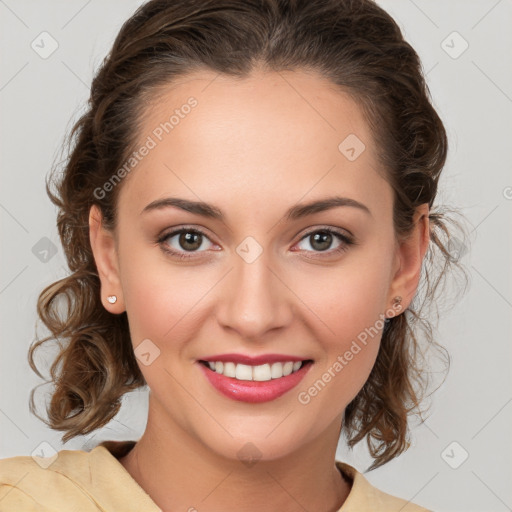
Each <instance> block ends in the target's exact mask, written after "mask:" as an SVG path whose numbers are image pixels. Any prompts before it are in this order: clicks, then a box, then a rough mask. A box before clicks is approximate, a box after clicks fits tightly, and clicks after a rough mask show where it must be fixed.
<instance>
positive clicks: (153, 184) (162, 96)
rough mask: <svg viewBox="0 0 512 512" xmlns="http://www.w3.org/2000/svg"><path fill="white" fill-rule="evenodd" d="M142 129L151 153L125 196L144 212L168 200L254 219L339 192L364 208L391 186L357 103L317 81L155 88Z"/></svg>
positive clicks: (292, 78) (278, 75) (186, 81)
mask: <svg viewBox="0 0 512 512" xmlns="http://www.w3.org/2000/svg"><path fill="white" fill-rule="evenodd" d="M141 127H142V128H141V130H140V133H139V137H138V140H139V145H140V146H143V145H145V144H146V145H147V146H148V147H149V146H151V149H150V150H148V151H145V153H146V154H145V156H144V157H142V158H141V159H140V160H139V161H138V163H137V165H136V166H135V167H134V169H133V171H132V172H131V173H130V175H129V176H128V179H127V182H126V183H124V186H123V188H124V189H125V190H123V192H122V194H121V198H120V202H122V201H123V197H124V200H125V202H126V201H129V203H130V204H131V205H135V204H136V205H137V206H140V208H139V212H140V211H141V209H142V208H143V207H144V206H145V205H146V204H147V203H149V202H150V201H152V200H154V199H156V198H159V197H164V196H165V195H181V197H186V198H189V199H193V200H197V199H198V198H201V199H203V198H204V199H206V198H207V199H208V200H209V201H210V200H211V202H217V203H225V202H226V200H230V201H235V199H238V201H239V202H238V205H239V206H240V205H242V206H243V205H246V206H247V207H249V206H252V208H253V211H254V209H256V210H259V209H261V208H262V207H263V203H262V201H264V204H265V205H266V207H268V205H269V204H270V203H272V204H273V203H277V204H279V203H282V202H283V194H286V197H289V198H290V199H289V201H287V202H290V201H299V200H300V199H301V197H303V196H305V195H308V199H313V198H315V197H316V196H321V195H325V192H331V191H332V190H333V189H336V191H339V192H343V193H346V195H351V197H353V198H354V199H356V200H361V201H362V199H363V198H364V197H365V196H367V195H368V194H369V193H370V194H372V193H373V194H375V192H377V191H378V188H379V187H385V185H386V184H385V183H383V180H382V177H381V173H380V172H379V165H378V163H377V160H376V157H375V155H376V151H375V147H374V141H373V138H372V136H371V132H370V129H369V126H368V125H367V123H366V121H365V119H364V117H363V114H362V111H361V109H360V108H359V106H358V104H357V103H356V101H355V100H354V99H353V98H352V97H351V96H350V95H349V94H348V93H346V92H344V91H341V90H340V89H339V88H337V87H336V86H335V85H334V84H332V83H331V82H330V81H328V80H327V79H325V78H322V77H320V76H319V75H317V74H314V73H307V72H304V71H293V72H292V71H286V72H262V71H257V72H254V73H253V74H252V75H251V76H250V77H247V78H243V79H239V78H233V77H229V76H225V75H220V74H217V73H213V72H211V71H203V72H195V73H193V74H190V75H187V76H186V77H182V78H180V79H179V80H178V81H176V82H174V83H172V84H170V85H167V86H164V87H160V88H159V90H158V94H157V95H155V96H154V97H153V101H152V102H151V104H148V107H147V109H146V110H145V112H144V115H143V118H142V123H141ZM347 151H348V152H347ZM354 156H355V158H354ZM362 202H364V201H362ZM120 207H121V205H120Z"/></svg>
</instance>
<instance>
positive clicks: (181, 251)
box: [158, 228, 209, 259]
mask: <svg viewBox="0 0 512 512" xmlns="http://www.w3.org/2000/svg"><path fill="white" fill-rule="evenodd" d="M173 239H174V240H173ZM205 240H208V241H209V238H208V237H207V236H206V234H205V233H203V232H202V231H199V230H197V229H192V228H182V229H178V230H175V231H171V232H170V233H166V234H164V235H162V236H161V237H160V238H159V239H158V243H159V244H160V245H161V247H162V249H163V250H164V251H166V252H167V253H169V254H171V255H172V256H176V257H178V258H182V259H185V258H193V257H194V256H195V255H194V254H193V253H203V252H206V251H203V250H201V251H200V250H199V249H200V248H201V247H203V246H204V242H205ZM206 246H207V244H206ZM187 253H190V254H187Z"/></svg>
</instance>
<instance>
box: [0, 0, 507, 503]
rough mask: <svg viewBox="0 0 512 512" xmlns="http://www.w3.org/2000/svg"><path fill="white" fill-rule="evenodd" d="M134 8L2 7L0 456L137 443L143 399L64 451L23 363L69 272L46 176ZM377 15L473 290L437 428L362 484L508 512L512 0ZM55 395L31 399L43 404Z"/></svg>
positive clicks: (444, 325) (441, 331)
mask: <svg viewBox="0 0 512 512" xmlns="http://www.w3.org/2000/svg"><path fill="white" fill-rule="evenodd" d="M140 3H142V2H140V1H134V0H129V1H127V0H122V1H121V0H108V1H102V2H100V1H99V0H89V1H84V0H80V1H77V0H73V1H70V0H66V1H63V0H61V1H56V0H55V1H46V2H41V1H39V0H37V1H36V0H31V1H28V0H24V1H17V2H15V1H14V0H5V1H3V0H0V37H1V62H2V66H1V70H0V106H1V112H2V115H1V118H0V130H1V137H0V140H1V141H2V151H1V156H0V158H1V188H0V223H1V237H2V238H1V240H2V243H1V263H0V265H1V266H0V268H1V275H0V314H1V319H0V325H1V356H2V357H1V358H0V390H1V392H0V458H3V457H10V456H15V455H30V454H31V453H32V452H33V451H34V450H35V449H37V447H38V446H39V445H40V444H41V443H42V442H47V443H49V444H50V445H51V446H52V447H53V448H54V449H55V450H60V449H63V448H65V449H81V448H85V449H87V448H88V447H90V446H91V445H95V444H97V443H98V442H100V441H102V440H104V439H137V438H138V437H139V436H140V435H141V434H142V431H143V429H144V426H145V420H146V412H147V391H146V390H143V391H138V392H133V393H131V394H130V395H127V396H126V397H125V400H124V403H123V408H122V410H121V412H120V414H119V415H118V416H117V417H116V419H115V420H113V421H112V422H111V423H110V424H109V425H107V426H106V427H104V428H103V429H101V430H99V431H96V432H95V433H93V434H90V435H88V436H85V437H81V438H75V439H73V440H71V441H69V442H68V443H66V444H65V445H63V444H62V443H61V441H60V435H61V433H59V432H54V431H51V430H50V429H48V428H46V426H45V425H44V424H43V423H42V422H41V421H39V420H38V419H37V418H36V417H34V416H33V415H32V414H30V412H29V410H28V396H29V392H30V390H31V389H32V388H33V387H34V386H36V385H37V384H39V383H40V382H41V381H40V380H39V379H38V378H37V377H36V375H35V374H34V373H33V372H32V371H31V369H30V368H29V366H28V362H27V349H28V346H29V344H30V343H31V341H32V340H33V338H34V336H35V332H36V331H35V329H36V312H35V311H36V310H35V305H36V300H37V296H38V293H39V292H40V291H41V289H42V288H43V287H44V286H46V285H47V284H49V283H51V282H54V281H55V280H57V279H59V278H61V277H64V276H65V275H66V264H65V260H64V257H63V253H62V248H61V246H60V242H59V238H58V235H57V230H56V227H55V221H56V212H55V210H54V207H53V205H52V204H51V203H50V201H49V199H48V198H47V196H46V193H45V190H44V178H45V175H46V174H47V172H48V171H49V169H50V167H51V165H52V164H53V162H54V160H55V159H58V158H59V148H60V145H61V143H62V140H63V137H64V134H65V133H66V132H67V130H69V128H70V127H71V126H72V122H73V121H74V120H76V119H77V117H78V114H79V113H80V112H81V109H82V108H83V105H84V102H85V100H86V98H87V96H88V93H89V86H90V81H91V78H92V73H93V70H94V69H96V67H97V66H98V65H99V63H100V62H101V60H102V59H103V57H104V56H105V54H106V53H107V51H108V49H109V47H110V45H111V43H112V41H113V38H114V37H115V35H116V34H117V32H118V30H119V28H120V27H121V24H122V23H123V21H124V20H125V19H126V18H128V17H129V15H130V14H131V13H132V12H133V10H134V9H135V8H136V7H137V6H138V5H140ZM378 3H379V4H380V5H381V6H382V7H384V8H385V9H386V10H387V11H388V12H389V13H390V14H391V15H392V16H393V17H394V18H395V19H396V20H397V22H398V23H399V25H400V26H401V28H402V29H403V31H404V34H405V36H406V38H407V40H408V41H409V42H410V43H411V44H412V46H413V47H414V48H415V49H416V50H417V52H418V53H419V55H420V57H421V59H422V62H423V66H424V69H425V72H426V73H427V79H428V84H429V88H430V90H431V93H432V96H433V98H434V104H435V106H436V108H437V110H438V112H439V114H440V116H441V118H442V119H443V121H444V122H445V125H446V128H447V130H448V135H449V142H450V151H449V157H448V161H447V165H446V167H445V171H444V177H443V178H442V181H441V189H442V192H441V194H440V197H439V200H440V202H441V203H442V202H446V203H448V204H450V205H454V206H457V207H459V208H461V209H462V211H463V213H464V214H465V216H466V218H467V219H468V221H469V223H470V230H471V238H472V246H471V250H470V251H468V252H467V253H465V254H464V256H463V262H464V263H465V264H466V266H467V267H468V269H469V271H470V277H471V286H470V288H469V291H468V292H467V293H466V294H465V295H464V297H463V298H462V300H460V301H458V302H457V304H456V306H455V307H454V308H453V309H452V310H450V311H449V312H448V313H446V314H444V315H443V316H442V318H441V321H440V323H439V328H438V338H437V339H438V341H439V342H440V343H442V344H443V345H444V346H446V347H447V348H448V350H449V351H450V354H451V357H452V365H451V370H450V373H449V375H448V377H447V379H446V381H445V382H444V384H443V385H442V386H441V387H440V388H439V389H438V391H437V392H436V393H435V394H434V395H433V400H432V406H431V409H430V416H429V417H428V419H427V421H426V423H425V424H423V425H420V426H417V427H415V428H414V429H413V431H412V438H411V440H412V446H411V448H410V449H409V451H407V452H406V453H405V454H403V455H402V456H400V457H399V458H398V459H395V460H394V461H392V462H390V463H388V464H387V465H385V466H384V467H382V468H380V469H377V470H375V471H373V472H370V473H367V474H366V477H367V478H368V480H369V481H370V482H371V483H372V484H374V485H376V486H377V487H379V488H381V489H382V490H385V491H387V492H389V493H391V494H395V495H398V496H402V497H404V498H406V499H411V500H413V501H415V502H417V503H419V504H421V505H424V506H426V507H428V508H431V509H434V510H436V511H440V512H442V511H466V512H467V511H496V512H500V511H505V510H512V489H511V486H510V482H511V481H512V480H511V476H512V475H511V473H512V471H511V469H512V463H511V462H512V461H511V454H512V450H511V445H512V441H511V435H510V432H511V429H510V425H511V416H512V404H511V401H512V385H511V380H512V378H511V373H512V372H511V371H510V369H511V368H510V366H511V364H510V363H511V352H512V348H511V347H512V344H511V343H510V341H511V337H510V334H511V332H512V329H511V316H512V315H511V308H512V286H511V271H510V270H511V261H512V260H511V253H512V251H511V245H512V244H511V237H510V232H511V228H512V173H511V161H510V146H511V144H512V143H511V140H512V139H511V136H512V121H511V120H512V66H511V64H512V63H511V59H510V56H511V55H512V54H511V50H512V31H511V30H510V26H511V22H512V2H511V1H510V0H508V1H507V0H499V1H496V0H488V1H487V0H471V1H469V0H458V1H454V0H450V1H447V0H435V1H434V0H414V1H413V0H386V1H382V0H380V1H379V2H378ZM43 31H47V32H48V33H49V34H51V37H52V38H53V39H54V40H55V41H56V42H57V44H58V48H57V49H56V51H55V52H54V53H53V54H52V55H50V56H49V57H47V58H42V57H41V56H40V54H38V53H37V52H36V51H35V50H34V49H33V48H32V47H31V44H32V42H33V41H34V40H35V41H36V43H37V41H40V37H41V36H39V35H40V34H41V32H43ZM454 31H456V32H458V34H460V36H458V35H457V34H453V32H454ZM38 37H39V38H38ZM42 37H48V36H42ZM45 41H46V43H45V48H46V50H48V49H50V48H51V40H50V39H46V40H45ZM443 41H444V42H443ZM464 41H466V42H467V44H468V45H469V46H468V48H467V49H466V51H464V52H462V53H461V51H462V50H463V49H464V46H465V43H464ZM39 51H43V50H42V49H41V50H39ZM52 244H53V245H52ZM53 246H55V247H56V254H52V252H51V248H52V247H53ZM48 248H50V252H48V253H45V252H44V251H45V250H48ZM38 329H39V332H41V330H42V326H41V325H39V327H38ZM38 360H40V359H38ZM49 391H50V388H49V387H48V386H43V387H41V388H39V391H38V393H37V396H38V397H39V398H40V402H39V403H40V404H41V403H42V402H41V400H42V399H43V398H44V396H45V394H48V392H49ZM39 411H40V412H42V411H43V408H42V406H41V405H40V406H39ZM452 443H455V444H452ZM363 444H364V443H360V446H359V447H357V448H356V449H354V451H353V452H349V453H347V451H346V449H345V448H344V446H343V444H342V443H340V445H339V449H338V454H337V456H338V458H339V459H341V460H345V461H347V462H348V463H350V464H353V465H355V466H356V467H358V469H360V470H363V469H364V468H366V467H367V466H368V465H369V462H370V458H369V456H368V453H367V451H366V449H365V446H363ZM466 453H467V455H468V456H467V459H466V460H464V457H465V456H466ZM462 461H463V462H462Z"/></svg>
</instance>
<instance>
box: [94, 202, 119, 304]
mask: <svg viewBox="0 0 512 512" xmlns="http://www.w3.org/2000/svg"><path fill="white" fill-rule="evenodd" d="M89 239H90V242H91V249H92V252H93V255H94V260H95V262H96V268H97V269H98V275H99V278H100V281H101V302H102V304H103V305H104V307H105V309H106V310H107V311H109V312H110V313H114V314H120V313H123V311H124V310H125V307H124V300H123V294H122V289H121V281H120V278H119V262H118V258H117V248H116V241H115V237H114V234H113V233H112V232H111V231H109V230H107V229H105V228H104V227H103V217H102V214H101V211H100V209H99V208H98V206H96V205H92V206H91V209H90V210H89ZM110 295H115V296H116V297H117V301H116V302H115V303H113V304H111V303H110V302H109V301H108V297H109V296H110Z"/></svg>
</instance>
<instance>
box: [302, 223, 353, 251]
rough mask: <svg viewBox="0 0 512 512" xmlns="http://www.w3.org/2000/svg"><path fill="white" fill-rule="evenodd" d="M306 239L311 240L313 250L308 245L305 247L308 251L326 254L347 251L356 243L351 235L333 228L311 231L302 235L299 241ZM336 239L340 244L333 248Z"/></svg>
mask: <svg viewBox="0 0 512 512" xmlns="http://www.w3.org/2000/svg"><path fill="white" fill-rule="evenodd" d="M304 241H309V246H310V247H311V248H312V250H308V249H307V247H306V249H304V250H305V251H306V252H313V253H326V255H333V254H338V253H341V252H343V251H346V250H347V249H348V247H349V246H350V245H353V244H355V241H354V240H353V239H352V238H351V237H349V236H348V235H345V234H343V233H340V232H338V231H336V230H334V229H331V228H322V229H317V230H315V231H310V232H309V233H306V235H304V236H303V237H302V239H301V240H300V242H299V243H302V242H304ZM336 241H338V245H337V246H335V247H334V248H333V249H331V247H332V245H333V243H334V242H336Z"/></svg>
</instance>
